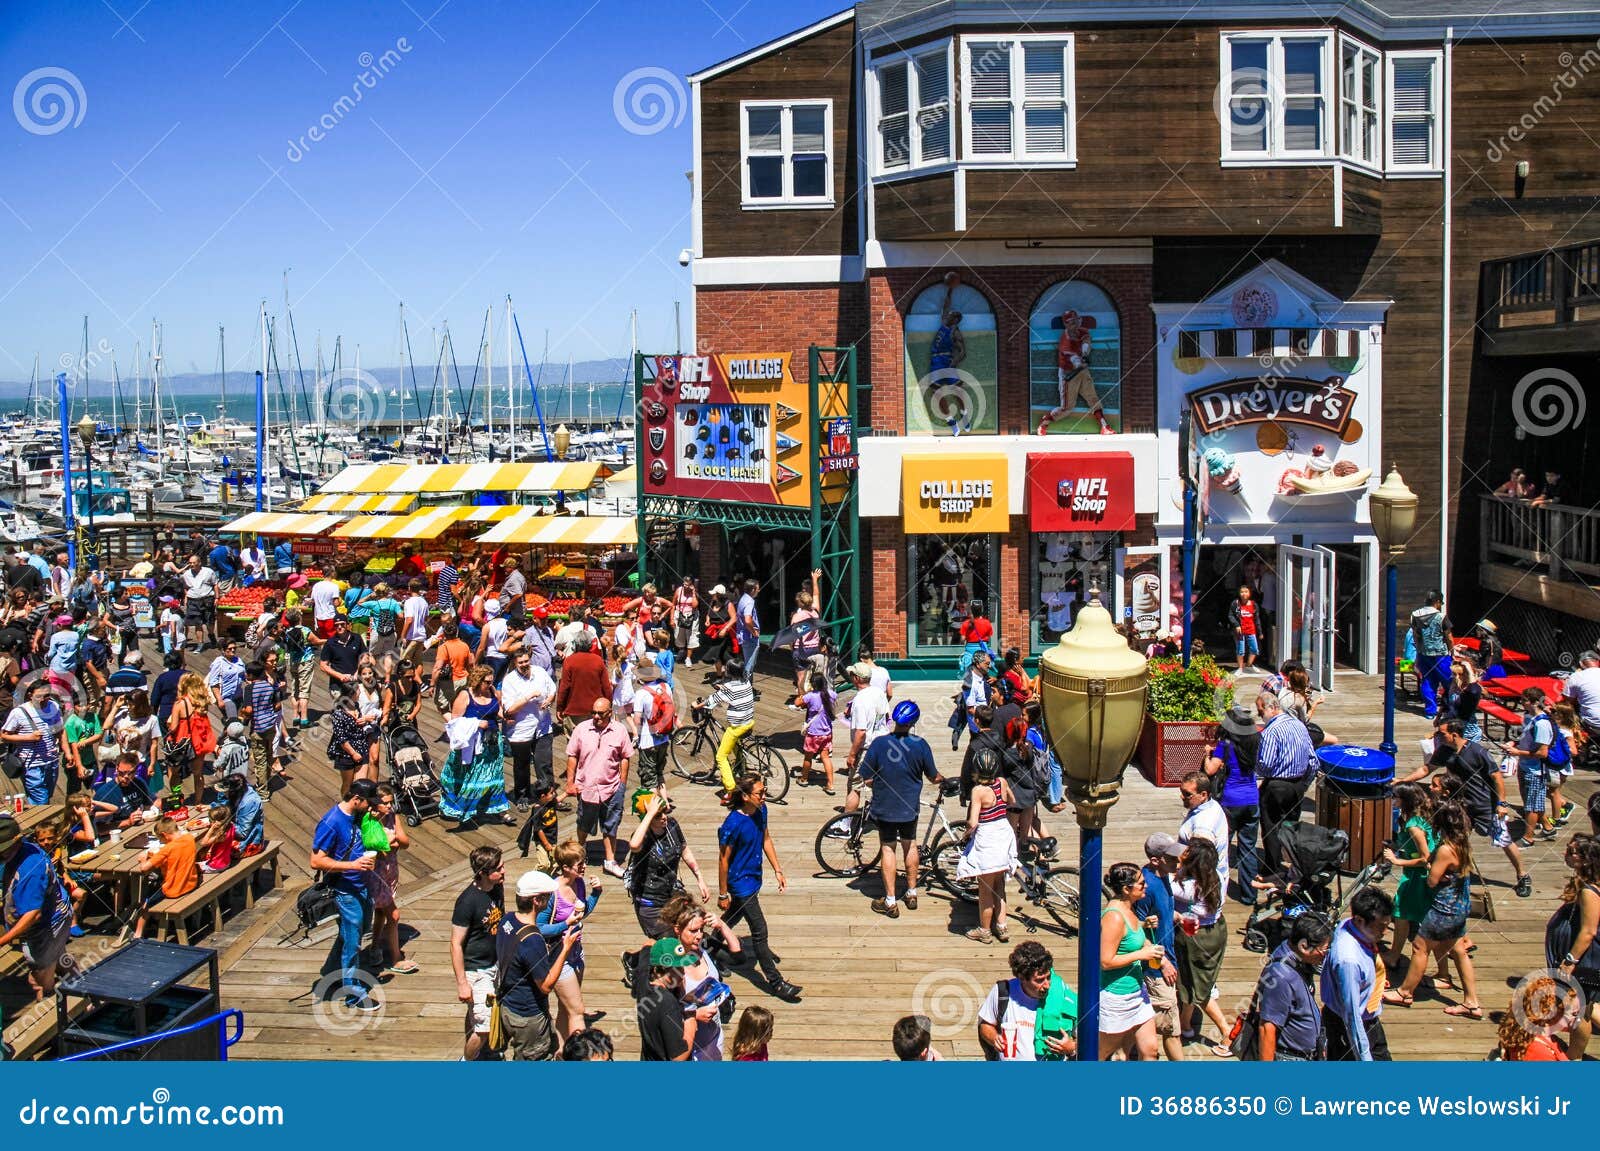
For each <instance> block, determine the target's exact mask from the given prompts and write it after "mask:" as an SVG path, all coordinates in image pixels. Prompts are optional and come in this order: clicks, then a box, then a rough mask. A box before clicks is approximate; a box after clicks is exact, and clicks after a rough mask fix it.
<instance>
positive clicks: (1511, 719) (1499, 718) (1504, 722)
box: [1478, 699, 1524, 739]
mask: <svg viewBox="0 0 1600 1151" xmlns="http://www.w3.org/2000/svg"><path fill="white" fill-rule="evenodd" d="M1478 710H1479V711H1481V712H1483V718H1484V720H1485V723H1484V725H1483V726H1484V729H1485V734H1488V726H1489V725H1488V722H1487V721H1488V720H1491V719H1492V720H1494V721H1495V722H1496V723H1498V724H1499V725H1500V738H1501V739H1510V738H1511V729H1512V728H1514V727H1521V726H1522V720H1523V718H1524V717H1523V715H1522V714H1521V713H1520V712H1515V711H1512V710H1511V709H1510V708H1509V707H1506V706H1505V705H1504V704H1500V703H1496V702H1495V701H1494V700H1492V699H1486V700H1484V701H1483V702H1481V703H1480V704H1478Z"/></svg>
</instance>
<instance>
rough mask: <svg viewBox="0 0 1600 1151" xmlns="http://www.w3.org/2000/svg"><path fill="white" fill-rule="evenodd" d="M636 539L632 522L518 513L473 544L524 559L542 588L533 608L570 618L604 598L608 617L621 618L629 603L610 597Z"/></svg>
mask: <svg viewBox="0 0 1600 1151" xmlns="http://www.w3.org/2000/svg"><path fill="white" fill-rule="evenodd" d="M638 538H639V536H638V521H637V520H635V519H633V518H632V517H631V516H629V517H622V516H552V515H540V514H538V513H537V511H536V510H535V509H531V508H519V509H518V510H517V514H515V515H513V516H509V517H507V518H506V519H505V520H502V521H501V522H500V523H498V524H496V525H495V526H494V527H492V528H490V529H489V530H488V531H486V532H484V533H483V534H482V535H480V536H478V537H477V538H476V540H475V541H474V542H475V543H477V544H479V545H490V546H496V547H504V548H511V549H513V550H516V551H518V552H523V553H526V559H527V564H528V566H527V572H528V577H529V579H531V580H532V581H533V582H534V584H535V585H536V586H537V588H538V590H537V591H536V592H532V593H530V594H529V600H528V606H529V607H537V606H539V605H540V604H541V603H543V604H546V605H547V606H548V607H549V608H550V611H551V614H552V615H566V614H567V613H568V612H569V611H571V610H572V608H573V607H574V606H576V605H579V604H581V603H583V602H584V601H585V600H591V599H602V598H604V599H607V601H608V602H607V604H606V607H605V609H604V610H605V613H606V614H607V615H620V614H621V611H622V603H623V601H624V600H625V599H626V598H627V597H618V596H611V595H610V593H611V592H613V591H614V590H615V588H616V585H617V574H616V573H617V567H616V564H617V560H618V559H619V557H621V556H623V555H624V554H625V552H626V551H627V550H628V549H631V548H632V547H633V545H635V544H636V543H637V542H638ZM628 562H630V563H631V560H629V561H628ZM629 594H630V595H631V592H630V593H629ZM610 600H615V601H616V602H615V603H611V602H609V601H610Z"/></svg>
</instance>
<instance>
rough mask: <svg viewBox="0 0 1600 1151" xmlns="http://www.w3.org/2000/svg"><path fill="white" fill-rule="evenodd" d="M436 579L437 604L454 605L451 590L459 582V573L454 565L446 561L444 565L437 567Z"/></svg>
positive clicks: (445, 606)
mask: <svg viewBox="0 0 1600 1151" xmlns="http://www.w3.org/2000/svg"><path fill="white" fill-rule="evenodd" d="M438 580H439V585H438V586H439V606H440V607H442V608H454V607H455V606H456V597H455V596H454V595H453V594H452V592H453V591H454V590H455V586H456V584H458V583H460V582H461V573H460V572H458V571H456V569H455V567H454V565H452V564H449V563H446V564H445V565H444V567H442V568H440V569H439V577H438Z"/></svg>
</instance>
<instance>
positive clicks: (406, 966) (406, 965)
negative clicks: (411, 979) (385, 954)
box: [383, 959, 422, 975]
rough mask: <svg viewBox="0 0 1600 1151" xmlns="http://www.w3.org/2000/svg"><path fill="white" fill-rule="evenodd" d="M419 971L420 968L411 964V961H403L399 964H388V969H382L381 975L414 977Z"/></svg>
mask: <svg viewBox="0 0 1600 1151" xmlns="http://www.w3.org/2000/svg"><path fill="white" fill-rule="evenodd" d="M421 970H422V968H420V967H418V966H417V965H416V964H415V963H413V962H411V960H409V959H404V960H401V961H400V962H399V963H391V964H389V966H388V967H385V968H384V969H383V973H384V974H385V975H416V974H417V973H418V972H420V971H421Z"/></svg>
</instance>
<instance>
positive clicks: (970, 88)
mask: <svg viewBox="0 0 1600 1151" xmlns="http://www.w3.org/2000/svg"><path fill="white" fill-rule="evenodd" d="M1072 52H1073V39H1072V37H1071V36H1035V35H1027V36H1008V37H1004V38H1001V39H993V40H989V39H964V40H963V41H962V48H961V59H962V72H963V76H964V77H965V82H964V84H963V106H964V111H963V123H962V133H963V136H962V138H963V142H964V148H965V151H964V155H963V159H965V160H971V161H977V162H982V161H985V160H988V161H1002V162H1003V161H1026V162H1045V163H1050V162H1055V163H1074V162H1075V161H1076V160H1077V132H1076V127H1075V125H1074V123H1073V93H1074V77H1073V55H1072Z"/></svg>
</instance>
